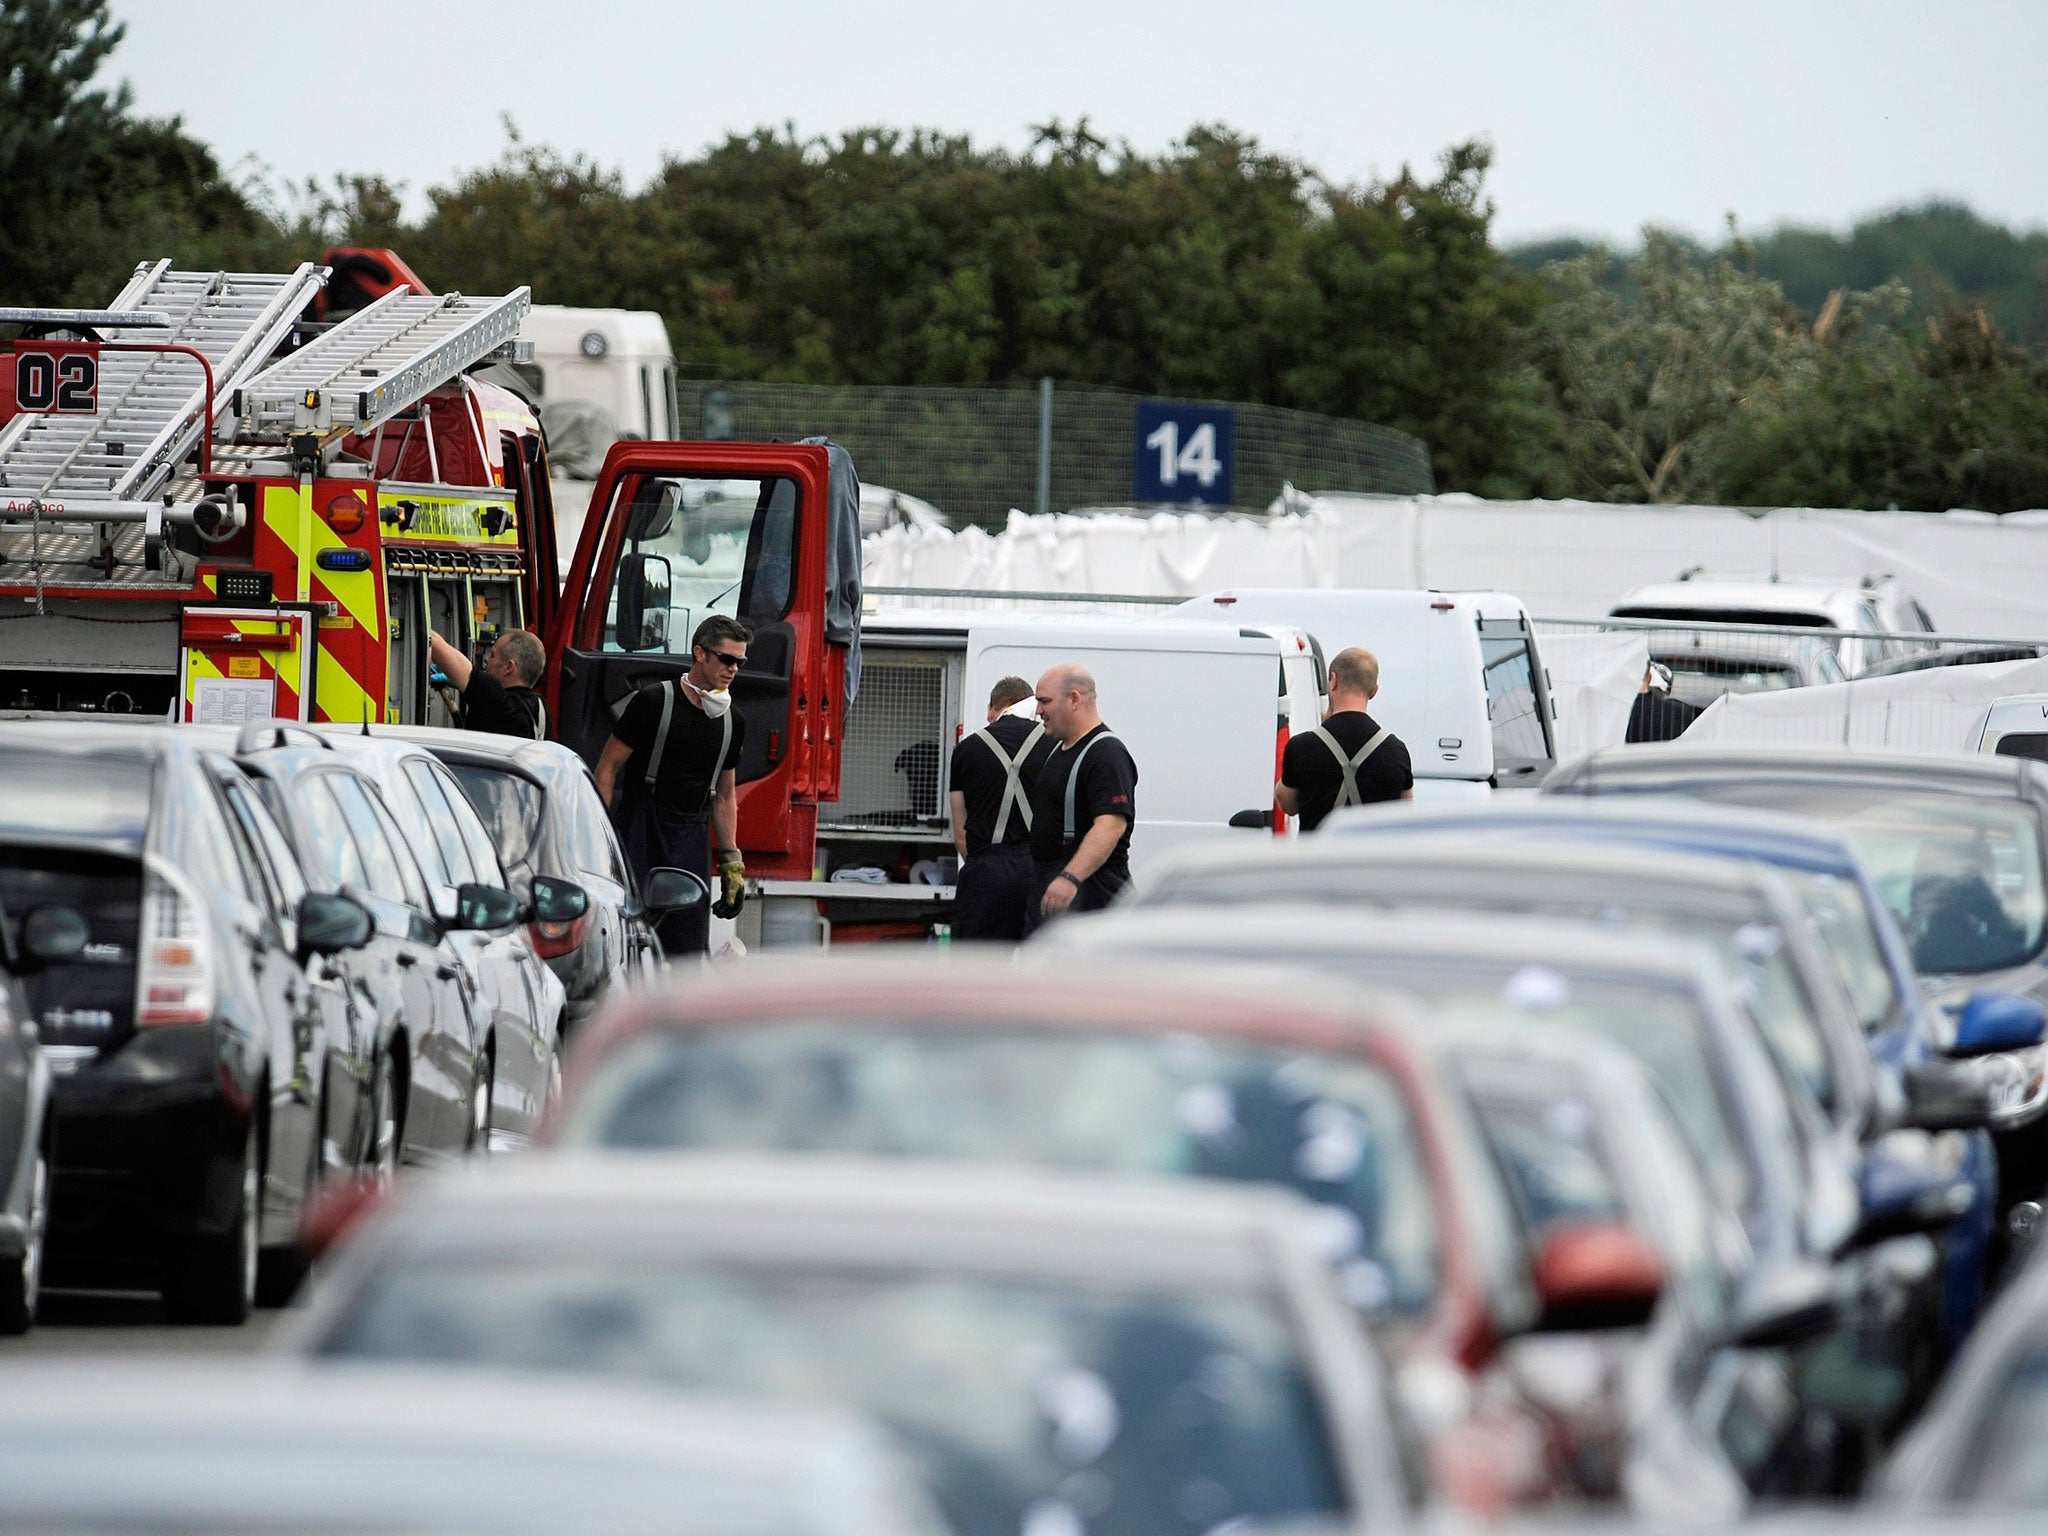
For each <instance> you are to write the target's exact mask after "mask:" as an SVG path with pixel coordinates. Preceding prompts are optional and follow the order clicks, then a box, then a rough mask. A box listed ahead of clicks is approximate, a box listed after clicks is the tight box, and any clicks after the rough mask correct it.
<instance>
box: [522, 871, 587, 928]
mask: <svg viewBox="0 0 2048 1536" xmlns="http://www.w3.org/2000/svg"><path fill="white" fill-rule="evenodd" d="M589 910H590V892H588V891H586V890H585V889H584V888H583V887H582V886H580V885H578V884H576V882H575V881H573V880H563V879H561V878H559V877H558V876H555V875H536V876H534V879H533V917H534V921H535V922H540V923H573V922H575V921H576V919H577V918H579V917H581V916H583V914H584V913H586V912H588V911H589Z"/></svg>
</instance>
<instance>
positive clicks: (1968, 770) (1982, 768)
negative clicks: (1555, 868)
mask: <svg viewBox="0 0 2048 1536" xmlns="http://www.w3.org/2000/svg"><path fill="white" fill-rule="evenodd" d="M1546 793H1550V794H1559V795H1566V794H1569V795H1590V796H1607V795H1663V796H1667V797H1668V796H1682V797H1685V798H1687V799H1694V800H1704V801H1707V802H1710V803H1712V804H1716V805H1725V806H1738V807H1745V808H1751V809H1760V810H1769V811H1778V812H1782V813H1790V814H1793V815H1798V816H1805V817H1809V818H1811V819H1812V820H1814V821H1818V822H1821V823H1822V824H1824V825H1826V826H1828V827H1830V828H1832V829H1834V830H1835V831H1837V832H1839V833H1840V834H1841V835H1842V836H1844V837H1846V838H1847V839H1848V840H1849V841H1850V842H1851V843H1853V844H1854V845H1855V848H1856V852H1857V854H1858V855H1859V856H1860V857H1861V859H1862V861H1863V864H1864V866H1865V867H1866V868H1867V869H1868V870H1869V872H1870V878H1871V880H1872V882H1873V884H1874V885H1875V888H1876V890H1877V893H1878V895H1879V896H1880V897H1881V898H1882V900H1883V902H1884V905H1885V906H1886V907H1887V908H1888V909H1890V911H1891V914H1892V916H1893V917H1894V918H1895V919H1896V920H1897V922H1898V924H1899V927H1900V928H1901V929H1902V930H1903V931H1904V933H1905V938H1906V942H1907V944H1908V946H1909V947H1910V950H1911V953H1912V957H1913V965H1914V967H1915V969H1917V970H1918V972H1919V974H1920V976H1921V977H1922V978H1923V980H1924V982H1925V984H1926V986H1927V988H1928V990H1929V992H1930V993H1931V994H1932V995H1933V997H1934V1000H1935V1002H1936V1003H1937V1004H1938V1005H1940V1006H1941V1007H1943V1008H1945V1009H1946V1010H1947V1011H1948V1012H1949V1013H1951V1014H1953V1015H1955V1016H1956V1017H1957V1018H1959V1019H1960V1018H1962V1017H1966V1016H1968V1015H1970V1014H1972V1013H1975V1014H1979V1015H1983V1014H1986V1013H1993V1014H2000V1015H2003V1014H2006V1013H2011V1014H2013V1016H2014V1017H2015V1019H2016V1020H2017V1019H2018V1018H2019V1017H2020V1016H2021V1015H2022V1014H2023V1013H2024V1012H2026V1011H2027V1005H2026V1004H2020V1005H2018V1007H2015V999H2014V998H2013V997H2012V996H2011V994H2021V995H2023V996H2024V997H2025V998H2027V999H2030V1000H2031V1002H2032V1004H2033V1005H2034V1007H2033V1008H2032V1013H2033V1016H2034V1018H2035V1025H2034V1035H2035V1038H2036V1039H2037V1040H2038V1039H2039V1036H2040V1017H2041V1010H2040V1006H2039V1005H2041V1004H2044V1003H2048V816H2044V813H2048V764H2042V763H2036V762H2031V761H2028V760H2027V759H2024V758H2010V757H1996V756H1971V755H1965V754H1961V753H1958V754H1955V755H1953V756H1939V757H1937V756H1931V755H1927V756H1923V755H1917V754H1908V753H1891V752H1843V751H1807V750H1782V749H1756V748H1742V747H1725V748H1712V747H1695V748H1685V747H1680V746H1669V747H1657V748H1635V749H1629V750H1623V751H1613V752H1601V753H1596V754H1594V755H1593V756H1591V757H1587V758H1582V759H1580V760H1579V761H1578V762H1576V763H1572V764H1570V765H1568V766H1567V767H1565V768H1562V769H1560V770H1558V772H1557V774H1556V775H1555V776H1553V778H1552V779H1551V780H1550V783H1549V785H1548V786H1547V787H1546ZM2030 1066H2031V1069H2032V1072H2033V1075H2034V1076H2035V1078H2036V1079H2037V1080H2039V1079H2041V1078H2042V1077H2043V1076H2044V1071H2043V1069H2044V1052H2043V1050H2042V1048H2040V1047H2038V1046H2037V1047H2035V1048H2033V1050H2032V1051H2031V1053H2030ZM1998 1159H1999V1179H2000V1186H2001V1198H2002V1202H2003V1204H2005V1205H2007V1206H2011V1205H2012V1204H2013V1203H2014V1202H2016V1201H2019V1200H2039V1199H2040V1198H2041V1196H2042V1191H2043V1188H2044V1186H2048V1122H2044V1121H2042V1120H2039V1119H2037V1120H2035V1121H2034V1122H2033V1123H2031V1124H2028V1125H2025V1126H2020V1127H2016V1128H2014V1129H2011V1130H2008V1131H2004V1132H2003V1133H2002V1134H2001V1135H2000V1136H1999V1138H1998Z"/></svg>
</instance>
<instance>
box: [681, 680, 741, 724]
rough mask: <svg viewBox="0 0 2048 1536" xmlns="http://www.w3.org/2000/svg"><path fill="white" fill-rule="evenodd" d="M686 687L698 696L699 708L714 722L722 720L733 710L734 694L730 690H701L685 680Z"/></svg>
mask: <svg viewBox="0 0 2048 1536" xmlns="http://www.w3.org/2000/svg"><path fill="white" fill-rule="evenodd" d="M685 686H687V687H688V688H689V690H690V692H691V693H693V694H695V695H696V698H697V707H698V708H699V709H701V710H703V711H704V713H705V714H707V715H709V716H710V717H711V718H712V719H713V720H718V719H722V718H723V717H724V715H725V712H726V711H727V710H729V709H731V708H732V693H731V691H730V690H728V689H725V688H699V687H698V686H697V685H696V684H695V683H692V682H689V681H688V680H687V679H685Z"/></svg>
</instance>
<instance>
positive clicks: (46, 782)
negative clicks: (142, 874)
mask: <svg viewBox="0 0 2048 1536" xmlns="http://www.w3.org/2000/svg"><path fill="white" fill-rule="evenodd" d="M150 782H151V766H150V764H149V762H148V761H147V760H146V759H143V758H140V757H121V756H116V755H113V754H110V753H100V752H92V753H86V752H35V751H21V750H9V751H5V752H0V784H5V785H6V786H7V793H6V794H4V795H0V839H5V840H7V841H10V842H26V843H32V842H36V841H38V840H39V839H42V838H55V839H58V840H73V839H88V840H91V841H93V842H103V843H117V844H120V845H122V846H124V847H127V848H136V849H139V848H141V847H142V845H143V842H144V839H145V838H146V837H147V835H148V832H149V797H150Z"/></svg>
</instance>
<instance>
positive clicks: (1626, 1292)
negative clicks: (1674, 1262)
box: [1531, 1222, 1664, 1333]
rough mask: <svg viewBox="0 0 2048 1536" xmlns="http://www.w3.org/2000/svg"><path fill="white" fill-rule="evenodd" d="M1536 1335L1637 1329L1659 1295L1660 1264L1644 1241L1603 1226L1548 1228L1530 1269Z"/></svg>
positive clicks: (1620, 1229)
mask: <svg viewBox="0 0 2048 1536" xmlns="http://www.w3.org/2000/svg"><path fill="white" fill-rule="evenodd" d="M1531 1278H1532V1279H1533V1280H1534V1281H1535V1284H1536V1297H1537V1300H1538V1302H1539V1303H1540V1310H1539V1312H1538V1314H1537V1319H1536V1331H1537V1332H1541V1333H1583V1332H1590V1331H1592V1330H1594V1329H1603V1328H1640V1327H1641V1326H1642V1325H1643V1324H1644V1323H1646V1322H1648V1321H1649V1320H1650V1314H1651V1312H1653V1311H1654V1310H1655V1309H1656V1306H1657V1298H1658V1297H1659V1296H1661V1295H1662V1294H1663V1293H1664V1262H1663V1260H1662V1259H1660V1258H1659V1257H1658V1256H1657V1250H1656V1249H1654V1248H1652V1247H1651V1246H1650V1245H1649V1244H1648V1243H1647V1242H1645V1241H1644V1240H1643V1238H1642V1237H1641V1236H1640V1235H1639V1234H1637V1233H1635V1232H1633V1231H1631V1230H1629V1229H1628V1228H1627V1227H1623V1226H1616V1225H1614V1224H1612V1223H1608V1222H1581V1223H1574V1224H1572V1225H1570V1226H1561V1227H1557V1228H1555V1229H1553V1230H1552V1231H1551V1232H1550V1234H1549V1235H1548V1236H1547V1237H1545V1238H1544V1239H1543V1241H1542V1243H1541V1245H1540V1246H1539V1247H1538V1248H1537V1250H1536V1262H1535V1264H1534V1265H1533V1266H1531Z"/></svg>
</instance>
